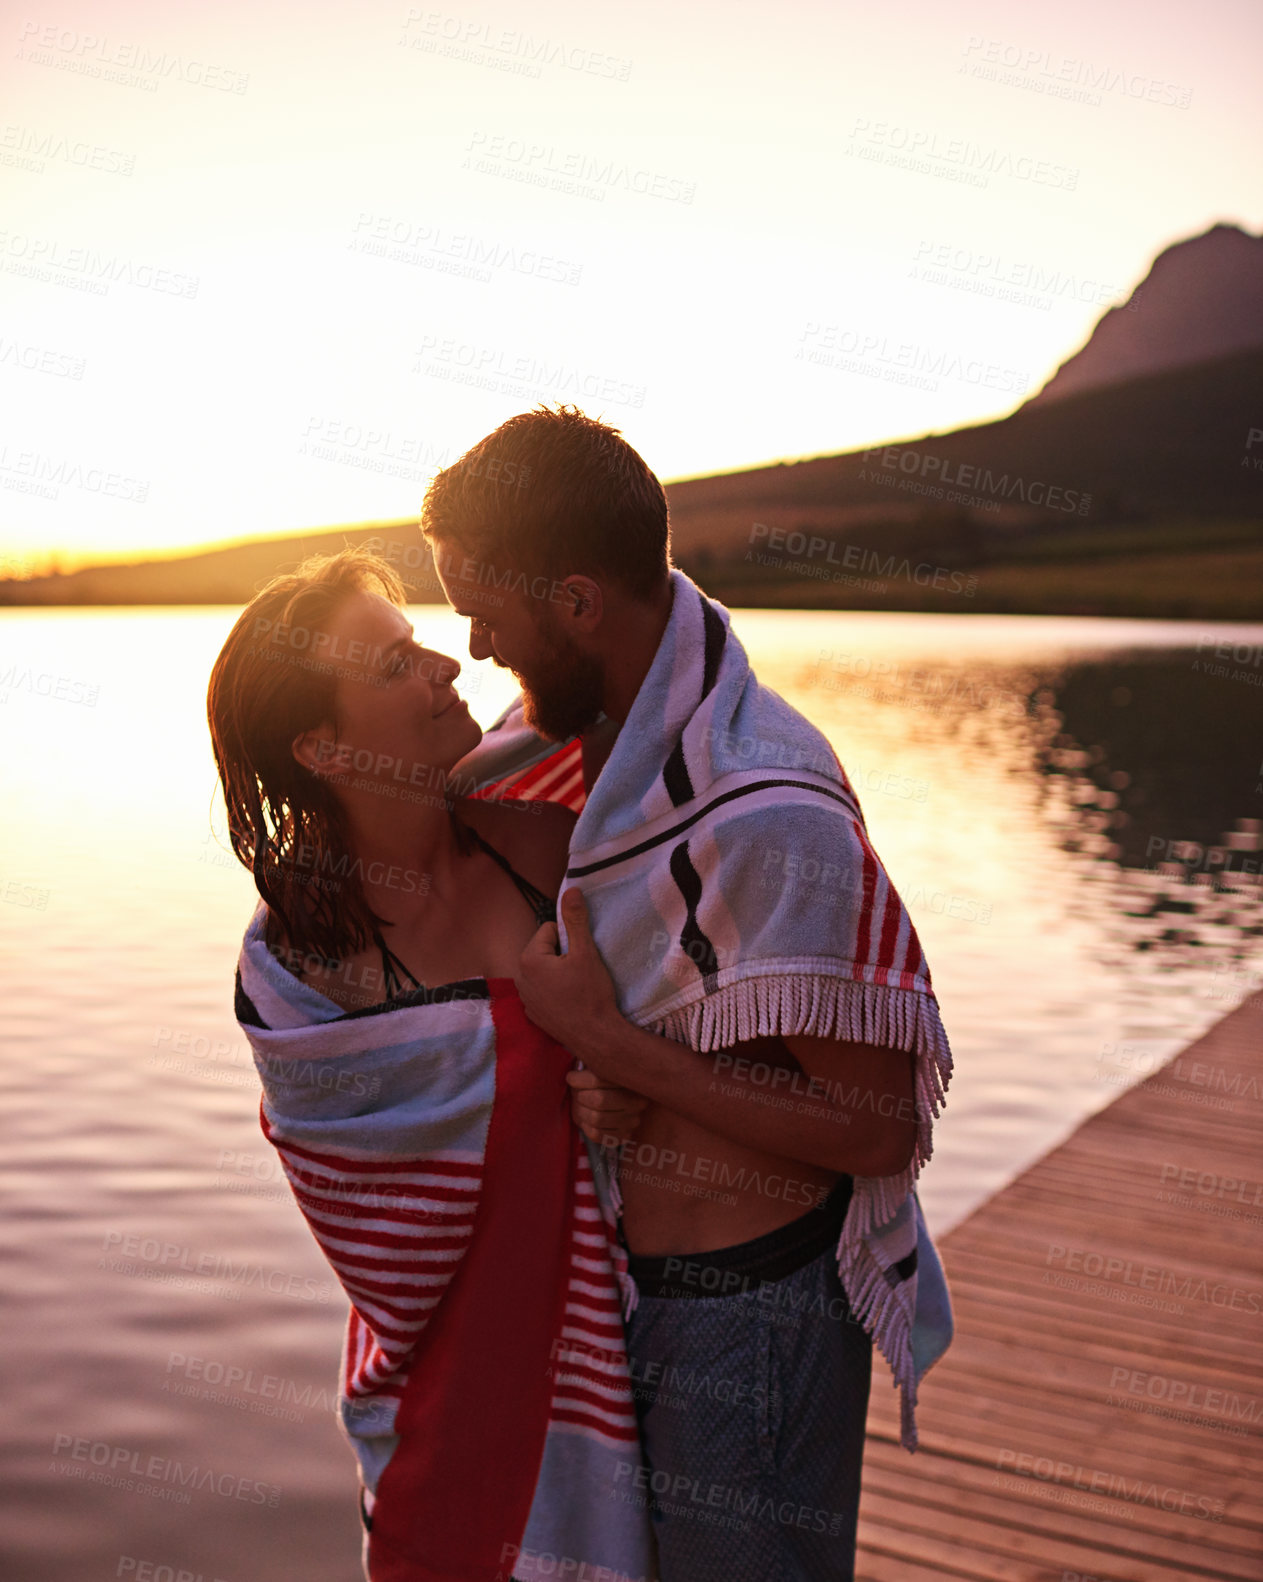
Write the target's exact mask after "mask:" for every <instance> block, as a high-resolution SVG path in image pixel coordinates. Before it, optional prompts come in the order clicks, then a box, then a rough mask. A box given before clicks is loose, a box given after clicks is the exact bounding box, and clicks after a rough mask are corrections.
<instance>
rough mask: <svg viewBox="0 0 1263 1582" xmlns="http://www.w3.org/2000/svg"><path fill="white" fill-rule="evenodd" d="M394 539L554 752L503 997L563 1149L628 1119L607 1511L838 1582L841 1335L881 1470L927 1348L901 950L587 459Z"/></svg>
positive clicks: (598, 441)
mask: <svg viewBox="0 0 1263 1582" xmlns="http://www.w3.org/2000/svg"><path fill="white" fill-rule="evenodd" d="M422 527H423V530H424V531H425V533H426V535H427V538H428V539H429V542H430V545H431V548H432V550H433V553H434V559H435V565H436V569H437V571H438V575H439V577H440V579H441V581H442V584H443V587H444V590H445V592H446V593H447V597H448V600H449V602H450V603H451V605H452V607H453V609H455V610H456V611H457V612H458V613H459V614H461V615H464V616H467V617H468V618H469V619H470V621H471V632H470V644H469V651H470V654H471V655H472V656H473V657H474V658H475V659H488V658H490V659H492V660H494V661H495V662H496V663H498V664H500V665H503V666H505V667H507V668H509V669H511V670H512V671H513V673H514V674H515V675H516V676H517V678H518V680H519V682H520V684H521V687H522V710H523V718H524V722H525V725H526V726H527V727H530V729H531V731H533V732H536V733H538V735H539V736H543V737H545V738H548V739H549V740H551V741H554V742H562V741H566V740H569V739H572V738H574V737H575V736H582V737H583V750H584V763H585V779H586V781H587V783H588V788H589V796H588V800H587V803H586V805H585V807H584V811H583V813H582V815H581V817H580V820H579V824H578V825H577V827H576V829H575V832H574V835H573V837H572V840H571V848H570V866H569V869H568V879H570V880H571V881H572V882H571V885H570V888H569V890H568V891H567V892H566V894H565V896H564V897H563V904H562V908H561V920H562V927H563V929H564V931H565V934H566V936H567V940H565V941H559V939H558V936H557V934H556V932H555V931H552V930H551V928H550V929H549V930H541V935H540V936H538V937H537V941H536V942H535V943H534V944H533V947H532V948H531V949H530V950H528V952H527V953H526V955H524V957H523V962H522V971H521V978H520V980H519V982H520V987H521V989H522V994H523V999H524V1001H525V1002H526V1004H527V1007H528V1011H529V1012H530V1014H531V1015H532V1017H533V1018H534V1019H535V1020H537V1021H539V1022H540V1024H541V1025H542V1026H544V1027H545V1029H546V1030H547V1031H548V1032H550V1033H551V1034H552V1036H553V1037H555V1038H558V1039H559V1040H560V1041H561V1042H563V1043H565V1044H566V1045H567V1047H570V1048H571V1049H572V1050H573V1051H574V1052H575V1053H576V1054H577V1055H579V1056H580V1058H581V1059H582V1060H583V1062H584V1065H585V1067H587V1068H588V1069H587V1071H585V1072H584V1073H581V1074H578V1075H577V1076H575V1077H573V1078H572V1079H571V1080H572V1082H573V1083H574V1084H575V1085H576V1087H577V1088H578V1090H579V1091H580V1093H581V1094H582V1093H583V1092H584V1090H585V1088H586V1089H587V1091H588V1092H589V1093H590V1095H591V1101H590V1103H589V1106H588V1130H589V1135H592V1133H593V1130H594V1129H596V1128H599V1127H601V1126H602V1125H603V1124H604V1123H605V1121H606V1119H607V1118H608V1117H609V1116H610V1115H612V1114H614V1113H616V1112H617V1111H618V1110H619V1108H620V1105H624V1104H625V1102H626V1101H624V1100H622V1099H621V1098H620V1096H619V1094H618V1093H617V1091H613V1092H612V1091H611V1090H612V1089H614V1090H616V1089H630V1090H632V1091H633V1092H634V1093H639V1094H642V1095H644V1097H645V1098H646V1099H647V1100H648V1101H649V1103H648V1107H647V1109H646V1110H645V1113H644V1116H643V1119H642V1120H641V1123H640V1126H639V1130H638V1131H637V1132H636V1134H635V1138H634V1141H633V1142H632V1143H629V1144H627V1145H624V1146H623V1147H621V1148H619V1149H617V1150H616V1151H615V1152H614V1155H613V1157H614V1159H615V1161H616V1163H615V1168H616V1171H617V1188H618V1191H619V1192H621V1203H622V1225H623V1232H624V1235H625V1239H626V1245H627V1248H628V1250H629V1254H630V1274H631V1276H632V1278H633V1279H634V1281H635V1288H636V1300H635V1303H634V1310H633V1311H632V1312H631V1313H630V1316H629V1319H628V1324H627V1336H628V1351H629V1356H630V1359H631V1366H632V1373H633V1379H634V1381H635V1382H636V1384H637V1395H638V1412H639V1417H640V1424H641V1432H642V1438H643V1442H644V1448H645V1453H646V1457H647V1459H648V1463H649V1473H648V1475H647V1476H645V1477H640V1478H638V1479H633V1480H632V1481H633V1482H639V1483H640V1484H641V1485H642V1486H641V1487H628V1488H622V1489H619V1490H615V1491H612V1493H614V1494H615V1495H616V1496H617V1497H622V1498H636V1499H648V1500H649V1501H651V1509H652V1513H653V1515H654V1517H655V1522H656V1527H657V1533H658V1544H659V1553H660V1559H661V1566H662V1575H663V1578H664V1582H706V1579H708V1578H710V1577H715V1578H720V1577H722V1578H724V1579H725V1582H727V1579H734V1578H735V1579H738V1582H740V1579H742V1578H745V1577H749V1578H751V1579H756V1578H757V1579H759V1582H763V1579H768V1578H786V1579H794V1582H809V1579H815V1578H818V1577H823V1576H829V1577H839V1578H841V1577H849V1576H851V1575H852V1572H853V1565H854V1549H855V1523H856V1514H857V1509H858V1500H859V1486H860V1467H861V1458H862V1452H863V1442H864V1423H865V1414H866V1408H867V1402H868V1393H869V1382H870V1367H871V1348H872V1340H871V1339H870V1335H872V1336H874V1337H875V1338H876V1339H877V1341H878V1343H879V1344H880V1345H881V1346H882V1349H883V1351H884V1352H885V1354H886V1356H887V1358H888V1360H890V1361H891V1363H892V1366H893V1367H894V1369H895V1373H896V1378H897V1381H898V1382H899V1383H900V1384H901V1385H902V1387H903V1407H904V1417H903V1424H904V1443H905V1444H906V1445H908V1447H909V1448H912V1447H913V1446H914V1445H915V1426H914V1422H913V1417H912V1406H913V1403H914V1400H915V1390H916V1382H917V1379H918V1378H919V1377H920V1375H921V1374H922V1373H924V1371H925V1368H926V1367H928V1366H929V1363H930V1362H932V1361H933V1360H935V1358H936V1357H937V1356H938V1355H940V1354H941V1352H942V1350H943V1349H945V1347H946V1344H947V1342H948V1339H949V1338H950V1317H949V1312H948V1309H947V1304H946V1289H945V1286H944V1285H943V1282H942V1273H941V1268H940V1267H939V1266H938V1263H937V1258H936V1257H935V1256H934V1253H933V1248H932V1245H931V1244H930V1243H929V1239H928V1236H927V1235H926V1233H925V1230H924V1224H923V1221H922V1220H921V1218H920V1214H919V1208H918V1206H917V1204H916V1200H915V1197H914V1196H913V1195H912V1185H913V1182H914V1179H915V1174H916V1170H917V1168H918V1166H919V1165H920V1164H921V1163H923V1162H924V1160H925V1159H926V1158H928V1156H929V1149H930V1121H931V1118H932V1115H933V1114H935V1113H937V1104H938V1101H939V1100H940V1099H941V1097H942V1092H943V1087H944V1085H945V1083H946V1081H947V1078H948V1076H949V1075H950V1051H949V1050H948V1047H947V1041H946V1038H945V1037H944V1036H943V1033H942V1027H941V1023H940V1022H939V1019H938V1014H937V1007H936V1005H935V1002H934V998H933V993H932V990H931V989H930V985H929V973H928V969H927V968H926V966H925V962H924V958H923V956H922V955H921V952H920V947H919V944H918V942H917V940H916V934H915V930H914V929H913V928H912V926H911V921H910V919H909V918H908V917H907V914H906V912H905V911H904V909H903V907H902V904H901V903H900V902H899V899H898V897H897V895H896V894H895V892H894V889H893V886H891V885H890V884H889V881H888V880H887V879H886V876H885V874H884V872H883V871H882V869H881V865H880V862H879V861H878V859H877V857H876V854H875V853H874V852H873V851H872V848H871V846H870V845H869V843H868V841H867V835H866V831H865V830H864V827H863V819H862V815H861V813H860V810H859V806H858V802H857V801H856V799H855V796H854V792H853V789H852V788H851V786H850V784H849V782H848V781H847V780H846V777H845V774H844V772H843V771H842V769H841V767H840V766H839V765H838V763H837V760H836V757H835V756H834V755H833V754H832V751H831V749H829V748H828V745H827V743H826V742H825V741H824V739H823V738H822V737H821V736H820V735H819V733H818V732H816V731H815V730H814V728H813V727H812V726H810V724H809V723H808V722H807V721H806V720H805V719H803V717H802V716H801V715H799V714H798V713H797V711H795V710H793V709H791V708H790V707H789V705H788V704H786V703H785V702H784V700H783V699H780V698H779V697H778V696H777V695H776V694H774V693H771V692H770V691H769V690H768V689H766V688H762V687H760V686H759V684H758V682H757V681H756V680H755V678H754V677H753V675H752V674H751V673H750V670H749V665H748V662H747V661H746V659H745V655H744V651H743V650H742V649H741V647H740V644H739V643H738V642H737V640H736V638H735V636H734V634H732V632H731V631H730V629H729V627H728V622H727V612H726V611H724V610H723V609H722V607H721V606H718V605H716V604H714V603H713V601H710V600H707V599H706V598H705V597H704V595H702V594H701V592H700V590H698V589H697V588H696V587H695V586H694V585H693V584H692V583H691V582H690V581H689V579H688V578H686V577H684V576H683V574H682V573H680V572H679V571H676V570H673V569H672V567H671V562H670V553H669V533H668V519H667V504H666V497H665V494H664V492H663V490H662V486H661V484H660V483H659V481H658V479H657V478H656V477H655V476H654V475H653V473H652V472H651V471H650V470H649V468H648V467H647V466H646V465H645V463H644V461H643V460H642V459H641V457H640V456H638V455H637V454H636V452H635V451H634V450H633V449H632V448H631V447H630V446H629V445H628V444H627V443H626V441H624V440H623V439H622V437H621V435H619V433H618V432H617V431H616V430H614V429H612V428H609V427H607V426H606V425H604V424H601V423H598V422H595V421H594V420H591V419H589V418H587V417H585V416H584V415H583V414H582V413H580V412H578V411H576V410H575V409H573V408H565V407H561V408H558V409H557V410H555V411H550V410H548V409H544V408H541V409H538V410H537V411H535V412H531V413H525V414H522V415H520V416H518V417H515V418H512V419H510V420H509V422H507V423H505V424H503V425H502V426H501V427H500V428H499V429H497V430H496V431H495V432H494V433H493V434H491V435H488V436H487V438H486V439H484V440H482V441H481V442H480V443H479V444H478V445H476V446H474V447H473V449H472V450H470V451H469V452H467V453H466V455H465V456H464V457H462V458H461V459H460V460H459V461H458V462H456V463H454V464H453V465H452V466H451V467H449V468H447V469H446V470H445V471H443V472H441V473H439V474H438V475H437V477H436V478H435V479H434V481H433V483H432V484H431V486H430V489H429V491H428V492H427V495H426V500H425V506H424V510H423V517H422ZM495 737H496V730H495V729H493V730H492V732H490V733H489V740H490V741H492V742H493V743H494V739H495ZM475 756H476V755H475ZM466 762H467V764H468V763H469V762H470V761H469V760H467V761H466ZM603 763H604V767H602V764H603ZM585 897H586V904H585V899H584V898H585ZM589 910H590V931H589ZM567 942H568V944H569V949H568V951H567V953H566V954H565V955H562V956H558V955H556V954H555V951H556V948H557V945H558V944H559V943H567ZM602 958H604V963H605V967H606V968H608V970H609V972H610V973H611V974H612V975H613V979H614V989H613V990H612V991H611V992H610V999H611V1002H612V1000H613V998H614V997H615V996H616V998H617V1007H618V1009H619V1010H621V1012H622V1013H623V1016H624V1017H626V1018H627V1022H624V1021H623V1020H622V1018H619V1019H618V1023H617V1025H616V1024H615V1023H614V1022H613V1021H611V1019H610V1016H609V1015H608V1014H607V1008H606V1007H605V1005H604V1003H603V994H604V991H603V988H602V982H603V980H602V977H601V973H602V968H601V965H600V963H601V959H602ZM629 1023H630V1024H634V1025H628V1024H629ZM844 1033H845V1036H843V1034H844ZM661 1035H665V1037H664V1036H661ZM918 1265H919V1272H918ZM927 1321H928V1322H927Z"/></svg>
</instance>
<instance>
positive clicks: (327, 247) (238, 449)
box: [0, 0, 1263, 575]
mask: <svg viewBox="0 0 1263 1582" xmlns="http://www.w3.org/2000/svg"><path fill="white" fill-rule="evenodd" d="M0 45H2V46H3V47H2V48H0V59H2V60H3V66H2V67H0V86H2V89H3V96H4V100H3V102H4V107H5V108H4V110H3V112H0V191H2V192H3V211H2V216H0V226H2V227H3V228H2V229H0V302H2V303H3V307H2V310H0V391H2V392H3V406H4V411H5V414H6V421H5V425H4V431H3V434H2V435H0V485H2V488H0V512H2V513H3V514H2V515H0V575H3V574H5V573H12V572H13V571H14V570H20V569H24V568H30V567H31V566H33V565H34V566H41V567H42V566H44V565H46V564H47V563H48V560H49V557H50V556H57V557H59V559H60V562H61V564H62V565H63V566H70V565H74V564H81V563H84V562H90V561H97V560H104V559H112V558H115V559H116V558H120V557H124V556H131V555H134V554H141V553H151V552H154V551H158V552H169V551H173V550H178V549H182V548H185V547H188V546H192V545H195V544H203V543H206V542H211V541H216V540H222V539H228V538H239V537H247V536H253V535H259V534H270V533H275V532H283V531H290V530H296V529H300V528H309V527H318V526H325V525H328V526H332V525H335V524H340V523H343V522H352V521H361V520H368V519H376V518H388V517H400V516H407V515H408V514H410V513H413V512H415V511H416V510H417V509H418V506H419V502H420V499H421V495H422V493H423V490H424V487H425V483H426V481H427V480H428V478H429V477H430V475H431V474H432V473H433V472H434V471H435V469H436V468H437V467H439V466H442V465H445V464H446V463H447V462H449V461H451V460H453V459H454V458H455V457H456V456H457V455H459V454H460V453H461V452H462V451H463V450H464V449H465V448H466V447H467V446H469V445H470V444H472V443H473V442H474V441H475V440H477V439H478V438H479V437H481V435H483V434H484V433H485V432H486V431H487V430H488V429H490V428H493V427H494V426H495V425H496V424H498V423H499V422H501V421H503V420H504V419H505V418H506V417H508V416H510V415H511V414H512V413H514V412H517V411H521V410H523V409H525V408H527V407H530V406H532V405H534V404H535V403H536V401H538V400H539V399H541V398H544V399H552V398H562V399H567V400H573V401H576V402H577V403H578V404H579V405H581V406H582V407H584V409H585V410H587V411H588V412H591V413H594V414H600V415H604V416H605V417H606V419H607V420H608V421H611V422H613V423H615V424H617V425H618V426H620V427H621V428H622V429H623V431H624V433H625V434H626V435H627V437H628V438H629V440H630V441H631V442H632V443H633V444H634V445H635V446H636V447H637V449H639V450H640V451H641V452H642V454H643V455H644V456H645V458H646V460H647V461H648V462H649V464H650V465H651V466H652V467H653V468H654V470H655V471H656V472H657V473H658V474H659V475H660V476H661V477H663V478H664V479H671V478H677V477H684V476H688V475H693V474H699V473H707V472H713V471H720V470H731V469H734V468H740V467H744V466H751V465H756V464H758V463H760V462H765V461H770V460H775V459H779V458H789V457H795V456H801V455H810V454H820V453H824V452H835V451H841V450H847V449H852V448H854V447H856V446H859V445H863V444H865V443H872V442H876V441H879V440H886V439H891V438H897V437H902V436H907V435H912V434H920V433H925V432H927V431H931V430H943V429H949V428H954V427H956V426H958V425H960V424H962V423H966V422H970V421H974V420H978V419H982V418H986V417H991V416H998V415H1000V414H1002V413H1004V412H1007V411H1009V410H1011V409H1012V408H1013V407H1014V406H1015V405H1017V404H1018V402H1019V401H1020V400H1021V398H1022V396H1023V394H1024V393H1030V392H1033V391H1034V390H1035V389H1037V388H1038V387H1039V386H1040V385H1041V384H1042V383H1043V382H1044V381H1045V380H1046V379H1047V378H1048V377H1049V375H1050V374H1051V373H1052V371H1053V370H1054V368H1055V367H1056V365H1057V364H1058V363H1059V362H1060V361H1062V360H1063V359H1064V358H1065V357H1066V356H1068V355H1069V354H1070V353H1071V352H1073V351H1074V350H1075V349H1076V348H1077V347H1078V346H1079V345H1080V344H1081V343H1082V342H1083V340H1084V339H1085V338H1086V336H1087V334H1088V332H1089V331H1090V329H1091V327H1092V325H1093V323H1094V322H1095V320H1096V319H1097V318H1098V317H1099V315H1100V314H1101V312H1102V311H1103V310H1104V308H1105V307H1106V306H1108V305H1109V304H1110V303H1112V302H1117V301H1121V300H1123V299H1125V297H1126V295H1127V294H1128V292H1129V291H1130V290H1131V288H1132V286H1133V285H1134V284H1135V283H1136V282H1137V281H1138V280H1139V279H1140V277H1141V276H1143V274H1144V273H1145V271H1146V270H1147V268H1148V266H1149V263H1150V261H1151V259H1152V258H1153V256H1154V254H1155V253H1157V252H1158V251H1160V250H1161V249H1162V248H1163V247H1164V246H1165V245H1167V244H1168V243H1170V242H1172V241H1174V240H1178V239H1179V238H1181V237H1184V236H1188V235H1191V234H1195V233H1197V232H1199V231H1202V230H1204V229H1206V228H1207V227H1208V226H1210V225H1212V224H1213V223H1215V222H1216V221H1217V220H1225V221H1229V222H1232V223H1237V224H1240V225H1243V226H1245V227H1246V228H1247V229H1249V230H1251V231H1259V230H1260V229H1263V182H1261V181H1260V178H1259V170H1260V167H1261V165H1263V132H1261V119H1263V118H1261V116H1260V110H1259V94H1258V82H1259V62H1260V58H1261V57H1263V12H1261V11H1260V8H1259V7H1258V6H1257V4H1255V3H1252V0H1207V3H1206V4H1203V5H1200V6H1196V7H1190V6H1188V5H1187V4H1184V3H1178V4H1177V3H1176V0H1156V3H1154V4H1151V5H1148V6H1146V7H1143V8H1142V7H1139V6H1104V5H1101V4H1099V3H1098V4H1091V5H1089V4H1087V3H1085V0H1070V3H1069V4H1065V5H1058V6H1054V5H1052V4H1037V5H1027V6H1023V7H1021V8H1020V9H1019V8H1015V7H1013V6H1011V5H1002V4H1000V3H998V0H995V3H990V4H986V3H980V4H976V5H965V4H961V5H955V6H950V5H943V4H931V3H930V0H918V3H914V4H903V5H900V6H898V7H895V8H893V9H891V8H886V9H881V8H874V7H868V6H865V7H860V6H849V5H839V4H835V3H823V0H822V3H807V0H796V3H795V0H791V3H789V4H787V5H784V6H779V7H775V8H774V7H772V6H770V5H766V4H764V5H759V6H755V5H751V4H749V3H748V0H730V3H726V4H724V5H720V4H718V3H708V4H700V5H691V6H690V5H680V4H666V3H663V0H649V3H647V4H640V5H637V6H634V7H633V6H623V7H594V6H588V5H580V4H578V3H577V0H525V3H521V4H516V5H515V4H510V3H509V0H468V4H466V3H465V0H459V3H454V4H451V5H448V4H446V3H444V4H441V5H429V4H425V3H419V4H416V5H410V4H408V3H406V0H364V3H362V4H357V5H356V6H355V7H354V8H352V7H350V6H347V5H344V4H331V3H329V0H316V3H310V0H306V3H304V4H302V5H299V4H296V3H293V0H268V3H265V4H259V3H257V0H255V3H252V4H250V5H247V4H245V3H244V0H226V3H222V4H217V5H216V6H215V7H213V8H211V7H206V8H196V9H195V8H192V7H187V8H185V7H181V8H174V7H171V6H170V5H163V4H158V3H157V0H148V3H145V0H122V3H101V0H98V3H96V4H89V3H88V0H53V3H51V4H50V5H48V6H47V7H45V6H44V5H43V3H42V0H38V3H36V4H34V5H32V6H30V7H29V8H18V9H14V8H10V9H9V12H8V15H7V17H6V19H5V20H4V21H3V22H2V23H0ZM926 268H930V269H937V270H938V271H939V273H938V274H936V275H935V276H934V278H932V279H928V280H927V279H925V278H923V272H924V270H925V269H926ZM1005 291H1007V292H1009V293H1010V295H1009V296H1008V297H1006V296H1004V295H1002V294H1001V293H1003V292H1005Z"/></svg>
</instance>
